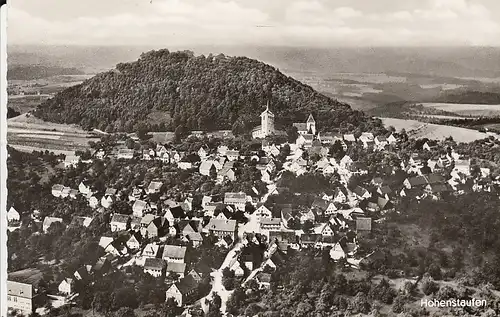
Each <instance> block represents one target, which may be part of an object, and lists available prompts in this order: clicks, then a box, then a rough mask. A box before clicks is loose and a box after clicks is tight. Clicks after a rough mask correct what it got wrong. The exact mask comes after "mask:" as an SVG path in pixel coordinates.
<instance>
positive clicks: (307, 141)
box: [295, 134, 314, 149]
mask: <svg viewBox="0 0 500 317" xmlns="http://www.w3.org/2000/svg"><path fill="white" fill-rule="evenodd" d="M313 141H314V134H300V135H299V137H298V138H297V140H296V141H295V144H296V145H297V146H299V147H304V148H306V149H308V148H310V147H312V145H313Z"/></svg>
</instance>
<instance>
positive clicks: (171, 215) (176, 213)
mask: <svg viewBox="0 0 500 317" xmlns="http://www.w3.org/2000/svg"><path fill="white" fill-rule="evenodd" d="M165 218H166V219H167V221H168V223H170V224H173V223H176V222H179V221H180V220H182V219H185V218H186V213H185V212H184V209H182V207H181V206H179V205H178V206H175V207H170V208H168V209H167V211H166V212H165Z"/></svg>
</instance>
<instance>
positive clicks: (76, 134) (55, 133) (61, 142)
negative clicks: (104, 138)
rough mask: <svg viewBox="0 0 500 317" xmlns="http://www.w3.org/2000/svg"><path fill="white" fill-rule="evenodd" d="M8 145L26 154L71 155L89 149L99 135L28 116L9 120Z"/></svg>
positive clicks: (72, 126)
mask: <svg viewBox="0 0 500 317" xmlns="http://www.w3.org/2000/svg"><path fill="white" fill-rule="evenodd" d="M7 126H8V128H7V143H8V144H9V145H10V146H12V147H14V148H16V149H18V150H20V151H25V152H32V151H45V150H49V151H51V152H54V153H56V154H70V153H72V152H74V151H76V150H86V149H88V148H89V144H88V142H89V141H97V140H98V139H99V138H98V136H97V135H95V134H93V133H91V132H88V131H84V130H82V129H81V128H79V127H77V126H75V125H66V124H58V123H51V122H45V121H43V120H40V119H37V118H34V117H33V116H29V115H27V114H22V115H20V116H17V117H15V118H11V119H9V120H7Z"/></svg>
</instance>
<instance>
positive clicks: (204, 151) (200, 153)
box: [198, 146, 209, 160]
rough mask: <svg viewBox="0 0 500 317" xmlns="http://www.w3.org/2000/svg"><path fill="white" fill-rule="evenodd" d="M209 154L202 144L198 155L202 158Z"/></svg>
mask: <svg viewBox="0 0 500 317" xmlns="http://www.w3.org/2000/svg"><path fill="white" fill-rule="evenodd" d="M208 154H209V149H208V148H207V147H206V146H202V147H200V149H199V150H198V156H199V157H200V158H201V159H202V160H204V159H205V158H206V157H207V156H208Z"/></svg>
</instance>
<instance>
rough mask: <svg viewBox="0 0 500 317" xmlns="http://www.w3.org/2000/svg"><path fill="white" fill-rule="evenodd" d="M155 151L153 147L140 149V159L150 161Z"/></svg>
mask: <svg viewBox="0 0 500 317" xmlns="http://www.w3.org/2000/svg"><path fill="white" fill-rule="evenodd" d="M155 156H156V153H155V151H154V150H153V149H145V150H142V159H143V160H145V161H151V160H153V159H154V158H155Z"/></svg>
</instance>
